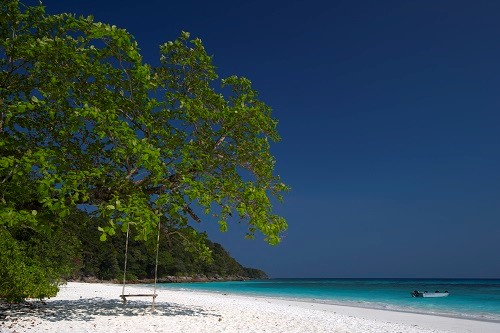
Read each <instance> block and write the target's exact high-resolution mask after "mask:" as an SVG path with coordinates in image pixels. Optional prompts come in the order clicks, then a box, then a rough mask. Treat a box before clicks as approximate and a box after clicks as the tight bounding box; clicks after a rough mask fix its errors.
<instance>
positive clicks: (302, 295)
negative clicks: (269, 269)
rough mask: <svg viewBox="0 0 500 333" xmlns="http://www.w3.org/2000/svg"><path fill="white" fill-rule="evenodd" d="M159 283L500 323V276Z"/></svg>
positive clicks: (185, 287) (203, 289)
mask: <svg viewBox="0 0 500 333" xmlns="http://www.w3.org/2000/svg"><path fill="white" fill-rule="evenodd" d="M159 286H160V288H168V289H177V290H191V291H207V292H215V293H232V294H244V295H252V296H266V297H276V298H282V299H293V300H304V301H313V302H319V303H330V304H340V305H349V306H360V307H368V308H377V309H386V310H396V311H409V312H417V313H427V314H436V315H445V316H453V317H460V318H469V319H476V320H488V321H496V322H500V280H497V279H495V280H493V279H487V280H483V279H478V280H471V279H439V280H437V279H269V280H254V281H236V282H200V283H168V284H160V285H159ZM413 290H420V291H429V292H431V291H435V290H439V291H445V290H447V291H448V292H450V296H448V297H442V298H414V297H411V295H410V293H411V292H412V291H413Z"/></svg>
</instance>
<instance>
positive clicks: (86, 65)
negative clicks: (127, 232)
mask: <svg viewBox="0 0 500 333" xmlns="http://www.w3.org/2000/svg"><path fill="white" fill-rule="evenodd" d="M1 11H2V13H1V17H0V68H1V72H0V192H1V193H2V195H3V198H1V199H0V227H4V228H10V227H13V226H16V225H24V226H30V227H31V228H33V229H34V230H39V229H40V228H42V229H43V228H47V227H50V226H53V225H56V224H61V223H63V221H67V220H68V217H69V216H70V214H71V213H72V211H73V210H74V209H80V210H83V211H86V212H90V211H92V212H94V213H95V214H97V215H98V216H100V217H101V218H102V220H104V221H107V222H106V223H105V224H103V225H102V226H100V227H99V230H100V231H101V239H103V240H105V239H106V237H107V236H110V235H113V234H114V233H115V231H116V229H117V228H123V229H126V228H127V226H130V227H131V228H132V229H133V230H134V231H135V234H136V235H138V238H141V239H147V237H148V235H150V234H151V233H152V232H154V231H155V230H156V226H157V225H158V223H160V219H162V221H166V224H168V225H169V226H175V227H176V228H180V229H182V228H187V227H188V224H189V223H191V221H196V222H200V221H201V218H200V213H199V212H204V214H206V215H207V216H214V217H216V219H217V221H218V223H219V225H220V229H221V231H225V230H227V228H228V221H230V220H238V219H239V220H241V221H244V222H246V223H247V224H248V234H247V237H249V238H253V237H254V235H255V234H256V232H260V233H262V234H263V235H264V237H265V240H266V241H267V242H268V243H270V244H277V243H279V241H280V234H281V233H282V232H283V231H284V230H285V229H286V228H287V224H286V222H285V220H284V219H283V218H282V217H280V216H278V215H276V214H274V213H273V211H272V204H271V198H273V197H274V198H276V199H278V200H281V199H282V193H283V192H284V191H286V190H287V186H286V185H284V184H283V183H282V182H281V181H280V178H279V177H278V176H276V175H274V158H273V156H272V155H271V153H270V151H269V142H270V141H278V140H279V135H278V133H277V131H276V125H277V121H276V120H274V119H273V118H272V117H271V110H270V108H269V107H268V106H267V105H266V104H264V103H263V102H262V101H260V100H259V99H258V94H257V92H256V91H255V90H254V89H253V88H252V87H251V83H250V81H249V80H247V79H245V78H241V77H236V76H231V77H228V78H225V79H222V80H218V77H217V74H216V72H215V67H214V65H213V64H212V58H211V57H210V56H208V55H207V53H206V51H205V49H204V47H203V45H202V42H201V40H200V39H197V38H196V39H190V36H189V33H186V32H183V33H182V34H181V36H180V37H179V38H178V39H177V40H175V41H173V42H168V43H165V44H163V45H161V46H160V65H159V66H157V67H153V66H150V65H148V64H146V63H144V61H143V59H142V57H141V55H140V53H139V49H138V46H137V42H136V41H135V40H134V38H133V37H132V36H131V35H130V34H129V33H128V32H126V31H125V30H123V29H119V28H117V27H115V26H111V25H108V24H103V23H100V22H94V20H93V18H92V17H75V16H74V15H69V14H60V15H47V14H46V13H45V11H44V8H43V7H42V6H41V5H40V6H35V7H26V6H23V5H21V4H19V2H18V1H17V0H4V1H2V3H1ZM217 87H219V88H217ZM223 93H224V94H225V95H224V94H223ZM26 179H31V180H32V183H33V184H34V189H35V191H33V192H34V193H33V195H32V197H31V198H30V200H24V201H23V202H16V200H13V196H12V195H9V194H13V193H16V192H20V191H21V192H22V191H23V186H28V185H27V183H26V181H25V180H26ZM40 212H46V213H47V214H48V213H50V214H53V215H54V216H55V218H54V219H53V220H51V221H47V220H45V219H41V218H40V216H42V215H44V214H40ZM205 250H207V251H208V248H206V247H205Z"/></svg>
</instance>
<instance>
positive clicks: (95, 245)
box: [73, 222, 266, 281]
mask: <svg viewBox="0 0 500 333" xmlns="http://www.w3.org/2000/svg"><path fill="white" fill-rule="evenodd" d="M93 223H95V222H93ZM87 230H94V235H92V236H90V235H89V236H90V237H85V238H84V239H83V240H82V248H83V249H84V250H83V252H82V268H81V269H80V270H79V271H78V272H76V273H75V274H73V278H75V279H85V278H88V277H90V278H97V279H102V280H119V281H121V280H122V278H123V262H124V259H125V258H124V256H125V233H122V232H121V231H118V232H117V234H116V235H115V236H114V237H112V238H110V239H109V240H108V241H106V242H101V241H99V234H98V231H97V228H88V229H87ZM186 231H187V230H186ZM186 231H185V232H184V233H183V234H181V233H178V232H176V231H173V230H169V231H167V230H164V229H162V232H161V237H160V243H159V260H158V277H159V280H160V281H162V280H168V279H166V278H167V277H199V276H203V277H207V278H215V277H221V278H225V277H233V278H234V277H241V278H265V277H266V274H265V273H264V272H262V271H260V270H256V269H252V268H245V267H242V266H241V265H240V264H239V263H238V262H237V261H236V260H235V259H233V258H232V257H231V256H230V255H229V254H228V253H227V251H226V250H225V249H224V248H223V247H222V246H221V245H220V244H217V243H213V242H211V241H210V240H208V239H206V238H205V237H204V234H198V233H196V232H194V230H191V231H193V232H192V233H191V232H190V233H189V234H191V235H196V237H200V238H201V239H200V241H199V242H201V243H202V244H204V245H205V246H206V247H208V248H209V249H210V251H211V257H209V258H202V257H200V256H199V254H198V252H197V251H196V249H191V251H189V250H187V249H186V247H188V248H189V246H188V245H186V244H185V239H186V238H187V237H190V235H189V234H188V233H187V232H186ZM199 242H189V244H198V243H199ZM155 261H156V239H154V240H153V239H151V240H148V241H147V242H143V241H138V240H133V239H131V240H130V241H129V255H128V260H127V280H132V281H133V280H145V279H153V278H154V269H155Z"/></svg>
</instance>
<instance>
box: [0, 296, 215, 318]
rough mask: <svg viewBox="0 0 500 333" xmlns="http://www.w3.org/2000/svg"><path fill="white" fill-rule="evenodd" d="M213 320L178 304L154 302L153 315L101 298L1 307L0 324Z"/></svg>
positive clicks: (134, 304)
mask: <svg viewBox="0 0 500 333" xmlns="http://www.w3.org/2000/svg"><path fill="white" fill-rule="evenodd" d="M143 315H155V316H213V317H219V315H217V314H214V313H211V312H209V311H206V310H204V309H203V308H200V307H186V306H184V305H181V304H176V303H169V302H157V303H156V305H155V311H152V309H151V302H147V301H143V300H133V301H130V302H128V303H127V304H123V303H122V302H121V301H120V300H110V299H104V298H100V297H96V298H90V299H79V300H54V301H50V302H47V303H42V302H26V303H22V304H7V303H0V320H2V321H3V320H7V321H9V320H13V319H16V320H22V319H23V318H27V317H37V318H39V319H43V320H47V321H52V322H57V321H89V320H92V319H94V318H95V317H98V316H143Z"/></svg>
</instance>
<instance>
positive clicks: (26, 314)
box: [0, 282, 500, 333]
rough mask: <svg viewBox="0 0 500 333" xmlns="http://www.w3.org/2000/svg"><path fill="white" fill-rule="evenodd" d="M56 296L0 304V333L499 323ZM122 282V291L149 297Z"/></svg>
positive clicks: (199, 298)
mask: <svg viewBox="0 0 500 333" xmlns="http://www.w3.org/2000/svg"><path fill="white" fill-rule="evenodd" d="M60 289H61V290H60V292H59V294H58V296H56V297H54V298H51V299H49V300H47V301H45V304H43V303H36V302H35V304H36V306H34V307H28V306H18V307H12V308H10V309H9V308H4V309H2V310H3V311H2V313H3V316H2V317H3V318H1V320H0V323H1V325H0V333H14V332H17V333H24V332H47V331H52V332H69V331H71V332H72V333H79V332H82V333H83V332H122V333H123V332H129V333H134V332H275V333H279V332H283V333H284V332H344V333H345V332H350V333H358V332H359V333H361V332H363V333H378V332H394V333H396V332H405V333H442V332H456V333H462V332H463V333H466V332H478V333H479V332H481V333H493V332H499V331H500V323H496V322H488V321H481V320H471V319H462V318H454V317H445V316H440V315H432V314H419V313H411V312H401V311H394V310H392V309H371V308H364V307H354V306H345V305H335V304H325V303H319V302H308V301H299V300H284V299H279V298H272V297H264V296H250V295H246V296H245V295H237V294H222V293H211V292H204V291H203V292H197V291H196V292H193V291H185V290H167V289H163V288H157V294H158V297H157V298H156V313H154V314H153V313H152V312H151V301H152V299H151V297H137V298H131V299H130V301H129V303H128V304H127V305H123V303H122V302H121V300H120V299H119V295H120V294H121V291H122V286H121V285H116V284H105V283H81V282H69V283H68V284H67V285H65V286H61V288H60ZM152 291H153V289H152V288H151V287H149V286H145V285H127V286H126V291H125V293H126V294H151V293H152Z"/></svg>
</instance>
